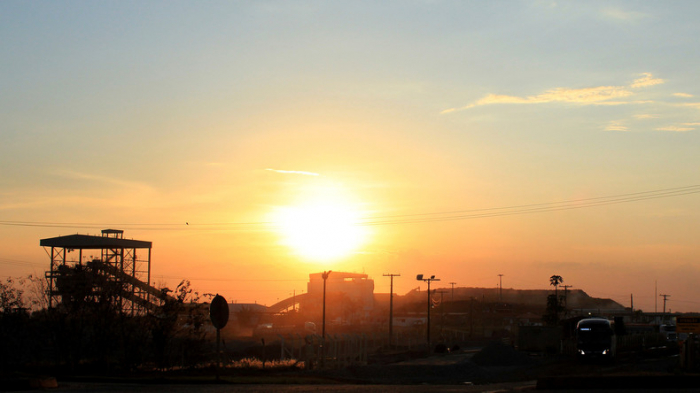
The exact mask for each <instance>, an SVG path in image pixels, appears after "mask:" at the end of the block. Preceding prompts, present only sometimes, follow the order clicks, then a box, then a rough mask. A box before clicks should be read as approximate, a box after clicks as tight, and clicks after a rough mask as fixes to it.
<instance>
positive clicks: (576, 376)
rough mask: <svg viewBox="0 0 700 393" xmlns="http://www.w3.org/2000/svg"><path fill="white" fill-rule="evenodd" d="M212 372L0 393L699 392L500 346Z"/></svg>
mask: <svg viewBox="0 0 700 393" xmlns="http://www.w3.org/2000/svg"><path fill="white" fill-rule="evenodd" d="M212 371H213V370H199V371H198V372H189V373H188V372H184V373H178V374H175V373H164V374H152V375H139V376H134V375H129V376H110V377H94V376H90V377H86V376H76V375H70V376H68V375H66V376H62V377H61V376H59V377H55V378H53V377H49V378H37V377H19V378H18V377H15V378H12V379H5V380H4V381H0V382H2V384H0V391H17V390H31V389H34V390H36V389H43V390H49V391H55V392H97V393H99V392H132V391H138V392H154V393H160V392H163V393H179V392H211V393H218V392H245V393H252V392H272V391H274V392H290V393H306V392H362V393H374V392H409V393H411V392H515V391H531V390H544V391H548V392H560V391H561V392H564V391H571V390H574V389H576V390H577V391H584V392H585V391H596V392H601V391H602V392H605V391H612V392H625V391H630V392H632V391H640V390H641V391H654V392H659V391H675V392H678V391H699V389H700V375H697V374H690V373H684V372H682V371H680V370H679V369H678V367H677V356H672V355H662V356H659V355H656V356H631V357H630V356H628V357H623V358H619V359H617V360H616V361H614V362H605V363H580V362H578V361H576V360H575V359H572V358H569V357H564V356H530V355H527V354H524V353H519V352H517V351H515V350H513V349H512V348H510V347H506V346H492V347H486V348H484V349H482V350H481V351H478V352H477V351H462V352H459V353H451V354H442V355H434V356H431V357H428V358H422V359H410V360H403V361H398V362H387V363H383V364H381V363H376V364H370V365H366V366H354V367H348V368H344V369H341V370H311V371H307V370H293V371H290V370H286V371H280V370H247V371H241V370H225V371H224V372H222V373H221V376H220V379H219V380H218V381H217V380H216V378H215V376H214V373H213V372H212Z"/></svg>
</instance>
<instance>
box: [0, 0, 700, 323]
mask: <svg viewBox="0 0 700 393" xmlns="http://www.w3.org/2000/svg"><path fill="white" fill-rule="evenodd" d="M635 4H636V5H638V4H637V3H635ZM697 8H698V5H696V4H695V3H693V2H678V3H674V5H667V4H663V5H661V4H656V3H643V4H642V5H640V6H639V7H637V6H635V7H634V9H632V7H631V6H630V4H629V3H626V2H619V3H618V2H586V3H566V4H554V3H552V4H545V3H544V2H536V1H535V2H519V3H514V4H511V6H510V7H508V9H505V10H504V9H501V7H497V6H496V5H495V3H494V4H491V3H488V2H485V3H474V4H462V3H452V2H440V1H437V2H417V3H412V4H409V5H406V4H402V5H401V6H400V7H399V6H396V5H392V4H390V3H384V4H371V5H370V4H365V6H359V5H355V4H354V3H352V2H348V3H313V2H299V3H296V4H295V5H291V4H290V3H287V2H277V1H271V2H264V3H258V2H253V3H229V2H221V3H219V2H211V3H207V4H206V5H202V4H197V5H196V6H195V5H194V4H188V3H182V4H175V5H172V6H171V7H161V5H160V4H158V3H141V2H133V3H132V2H123V3H120V4H119V5H118V6H117V7H114V9H113V8H112V7H111V6H107V5H106V4H100V3H95V4H91V5H90V6H88V7H84V6H80V7H77V6H76V5H75V3H71V2H64V1H57V2H53V3H51V4H50V5H47V4H41V5H37V4H36V3H26V2H3V3H2V4H0V31H2V35H3V37H7V39H4V40H2V42H0V50H2V51H3V53H11V54H12V56H5V57H3V59H2V60H0V69H3V70H5V72H3V73H1V75H0V86H3V88H2V89H1V91H0V108H2V109H0V121H1V123H0V124H1V126H0V136H1V137H2V144H0V168H1V171H0V269H1V270H0V275H2V276H3V277H7V276H15V277H16V276H21V275H26V274H29V273H33V272H34V273H38V274H42V273H43V271H44V270H46V269H47V267H48V262H49V261H48V256H47V255H46V254H45V252H44V250H42V249H41V248H40V247H39V240H40V239H42V238H49V237H55V236H59V235H67V234H73V233H87V234H99V231H100V230H101V229H104V228H117V229H123V230H125V236H126V237H128V238H134V239H139V240H148V241H152V242H153V266H152V270H153V279H152V281H154V282H156V283H157V284H165V285H168V286H171V287H174V286H175V285H176V284H177V282H178V281H179V280H180V279H183V278H187V279H190V280H191V281H192V284H193V286H194V288H195V289H198V290H199V291H201V292H218V293H221V294H222V295H224V296H225V297H226V298H227V299H228V300H231V301H234V300H235V301H238V302H254V301H257V302H258V303H263V304H272V303H274V302H276V300H277V299H281V298H285V297H288V296H290V294H292V293H293V292H294V291H297V292H300V291H302V290H305V289H306V282H307V280H308V274H309V273H314V272H319V271H323V270H335V271H348V272H364V273H367V274H369V276H370V277H371V278H374V279H375V285H376V287H375V288H376V291H377V292H387V291H388V289H389V279H388V278H385V277H382V274H384V273H400V274H401V277H400V278H397V279H396V280H395V291H396V292H397V293H405V292H407V291H409V290H410V289H412V288H415V287H417V286H418V285H419V284H421V283H419V282H417V281H416V280H415V275H416V274H418V273H423V274H427V275H433V274H434V275H436V276H437V277H438V278H441V279H442V282H441V284H442V285H444V287H449V284H448V283H449V282H455V283H456V285H457V286H472V287H473V286H477V287H495V286H497V284H498V274H504V277H503V285H504V287H507V288H523V289H534V288H538V289H541V288H547V287H548V286H549V280H548V277H549V276H551V275H553V274H557V275H560V276H562V277H563V278H564V283H565V284H569V285H572V286H573V288H576V289H583V290H585V291H586V292H588V293H589V294H590V295H592V296H598V297H610V298H613V299H614V300H617V301H618V302H621V303H623V304H625V305H628V304H629V298H630V294H634V297H635V306H636V307H641V308H643V309H645V310H646V311H653V310H654V307H655V306H656V305H657V304H658V305H659V307H660V304H661V303H657V302H658V300H659V297H658V294H661V293H665V294H669V295H671V296H670V298H669V300H670V302H669V303H668V304H669V307H670V308H671V309H672V310H678V311H688V310H698V308H700V300H696V299H697V296H698V291H697V285H696V282H697V281H698V279H700V275H699V274H698V273H700V272H699V271H698V267H697V266H698V262H699V261H698V255H700V246H699V245H698V244H700V242H698V241H697V239H698V237H699V236H698V235H700V227H699V226H698V218H699V217H700V204H698V191H700V189H699V187H698V186H697V184H700V181H698V180H699V179H698V173H699V172H698V170H697V168H699V167H700V155H698V154H697V153H698V151H699V148H700V138H699V136H698V135H699V134H698V132H697V130H696V129H697V128H698V126H699V125H700V111H699V110H698V108H700V103H699V102H698V99H697V97H698V96H699V95H700V85H698V80H697V70H696V67H695V64H697V63H698V60H700V59H695V57H699V56H700V50H698V49H700V48H698V42H697V39H696V37H697V36H698V35H700V31H698V25H697V22H696V20H695V18H693V15H695V14H696V13H693V12H689V9H692V10H695V9H697ZM115 11H118V12H115ZM591 26H595V28H593V29H592V28H591ZM545 27H546V28H545ZM601 42H605V45H601ZM640 43H644V44H643V45H642V44H640ZM656 190H666V191H656ZM596 198H601V199H596ZM309 204H311V205H316V206H333V209H338V208H340V210H332V209H331V210H325V213H324V215H325V216H334V215H336V214H337V215H336V216H335V217H336V220H335V221H342V217H345V215H344V213H340V211H345V212H346V213H347V214H348V215H349V216H351V217H354V220H355V221H356V222H355V224H356V226H355V227H354V228H355V229H358V230H360V231H361V232H362V233H363V234H362V236H363V239H364V241H363V242H362V243H361V244H357V245H356V246H355V248H353V249H352V250H350V251H349V252H347V253H346V254H344V255H341V256H339V257H336V258H326V259H325V260H313V258H311V257H309V256H308V255H299V249H298V248H299V247H297V246H295V243H294V242H292V241H289V240H288V239H287V240H285V237H284V236H285V233H284V231H281V230H280V223H278V222H275V221H274V220H275V217H277V216H275V212H279V211H283V210H285V209H292V208H294V207H296V206H300V205H307V206H308V205H309ZM533 205H536V206H533ZM532 209H534V210H533V211H531V210H532ZM302 217H303V215H302ZM298 221H304V220H303V219H298ZM308 221H309V222H312V221H320V218H314V217H311V216H309V217H308ZM187 223H188V224H189V225H188V224H187ZM320 225H327V226H325V227H322V229H321V230H320V231H321V232H320V233H321V234H323V235H324V236H325V235H333V233H336V232H337V233H338V235H337V237H336V238H331V239H328V238H327V239H325V240H322V241H321V242H322V243H323V247H326V246H328V244H329V243H332V242H334V241H336V240H337V239H338V238H341V239H342V238H343V237H347V233H348V232H347V231H348V229H347V227H346V228H345V229H338V228H335V227H334V226H333V225H334V224H324V223H321V224H320ZM293 230H294V231H296V232H297V233H302V234H305V233H306V232H308V233H313V231H314V230H315V229H312V228H310V227H308V226H307V227H304V226H301V227H299V228H297V229H293ZM343 231H346V232H343ZM286 234H287V235H288V234H289V233H288V232H287V233H286ZM304 241H306V240H304ZM296 242H301V240H296ZM655 283H658V293H657V294H656V296H655V293H654V285H655ZM438 286H440V285H438Z"/></svg>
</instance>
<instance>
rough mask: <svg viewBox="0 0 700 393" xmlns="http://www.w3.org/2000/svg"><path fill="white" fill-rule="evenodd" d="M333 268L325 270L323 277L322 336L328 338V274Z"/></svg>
mask: <svg viewBox="0 0 700 393" xmlns="http://www.w3.org/2000/svg"><path fill="white" fill-rule="evenodd" d="M331 271H332V270H329V271H327V272H323V274H322V275H321V277H322V278H323V320H322V323H321V326H322V328H321V329H322V330H321V338H323V339H324V340H325V339H326V280H328V275H329V274H331Z"/></svg>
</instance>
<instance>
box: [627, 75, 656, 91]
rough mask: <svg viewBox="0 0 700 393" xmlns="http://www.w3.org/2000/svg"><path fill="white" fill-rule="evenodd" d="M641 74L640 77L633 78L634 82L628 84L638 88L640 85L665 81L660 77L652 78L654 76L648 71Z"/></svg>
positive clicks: (647, 85)
mask: <svg viewBox="0 0 700 393" xmlns="http://www.w3.org/2000/svg"><path fill="white" fill-rule="evenodd" d="M641 75H642V77H641V78H638V79H635V80H634V82H632V84H631V85H630V87H631V88H633V89H639V88H640V87H649V86H654V85H660V84H662V83H664V82H665V81H664V80H663V79H661V78H654V76H653V75H652V74H651V73H650V72H644V73H642V74H641Z"/></svg>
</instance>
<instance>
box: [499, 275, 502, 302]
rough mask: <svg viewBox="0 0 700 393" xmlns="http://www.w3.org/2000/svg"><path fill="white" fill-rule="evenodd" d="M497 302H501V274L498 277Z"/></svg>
mask: <svg viewBox="0 0 700 393" xmlns="http://www.w3.org/2000/svg"><path fill="white" fill-rule="evenodd" d="M498 300H499V301H501V302H502V301H503V274H499V275H498Z"/></svg>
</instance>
